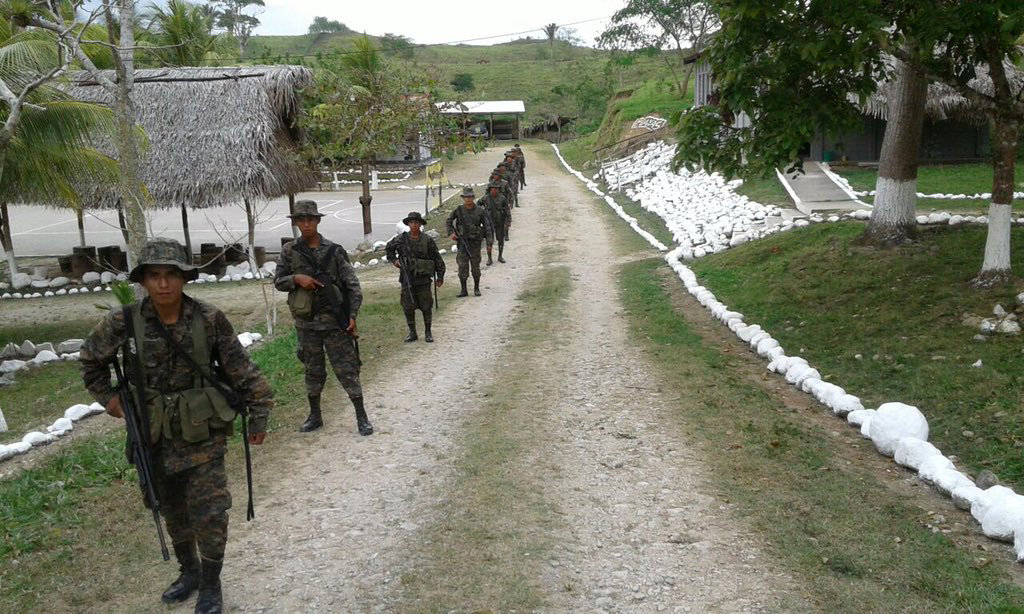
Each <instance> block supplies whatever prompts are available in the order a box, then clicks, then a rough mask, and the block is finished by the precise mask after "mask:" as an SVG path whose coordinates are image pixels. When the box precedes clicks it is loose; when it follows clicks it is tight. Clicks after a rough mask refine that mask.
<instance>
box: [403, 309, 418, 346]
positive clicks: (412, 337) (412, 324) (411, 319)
mask: <svg viewBox="0 0 1024 614" xmlns="http://www.w3.org/2000/svg"><path fill="white" fill-rule="evenodd" d="M405 323H406V324H408V325H409V334H408V335H406V337H405V342H406V343H410V342H412V341H416V340H417V339H419V337H417V336H416V312H415V311H414V312H412V313H411V314H408V313H407V314H405Z"/></svg>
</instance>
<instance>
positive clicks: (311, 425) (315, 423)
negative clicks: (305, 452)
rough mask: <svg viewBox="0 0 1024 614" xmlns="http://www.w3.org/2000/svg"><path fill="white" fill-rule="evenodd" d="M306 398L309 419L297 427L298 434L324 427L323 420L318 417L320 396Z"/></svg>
mask: <svg viewBox="0 0 1024 614" xmlns="http://www.w3.org/2000/svg"><path fill="white" fill-rule="evenodd" d="M306 398H307V399H309V417H308V418H306V421H305V422H303V423H302V426H300V427H299V432H300V433H308V432H310V431H315V430H317V429H318V428H320V427H321V426H323V425H324V421H323V418H321V417H320V395H316V396H314V397H306Z"/></svg>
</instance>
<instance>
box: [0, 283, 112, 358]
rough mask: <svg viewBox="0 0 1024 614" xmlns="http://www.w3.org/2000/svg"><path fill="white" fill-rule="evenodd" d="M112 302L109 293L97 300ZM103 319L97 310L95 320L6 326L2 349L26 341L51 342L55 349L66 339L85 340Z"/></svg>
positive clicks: (1, 332) (2, 332) (2, 331)
mask: <svg viewBox="0 0 1024 614" xmlns="http://www.w3.org/2000/svg"><path fill="white" fill-rule="evenodd" d="M53 300H60V299H53ZM112 300H113V299H112V298H111V296H110V294H109V293H107V294H104V295H103V296H102V297H97V298H96V302H97V303H100V304H102V303H107V302H111V301H112ZM101 317H103V312H102V311H100V310H99V309H97V310H96V317H94V318H74V319H69V320H61V321H59V322H55V321H49V322H39V323H36V324H32V325H30V326H10V325H7V324H5V325H4V326H2V327H0V349H2V348H3V346H5V345H7V344H8V343H11V342H13V343H17V344H19V345H20V344H21V343H22V342H23V341H25V340H26V339H28V340H29V341H31V342H32V343H43V342H45V341H49V342H51V343H53V347H55V348H56V347H57V344H58V343H60V342H61V341H64V340H66V339H85V338H86V337H87V336H88V335H89V332H90V331H92V328H93V327H94V326H96V323H97V322H99V321H100V318H101Z"/></svg>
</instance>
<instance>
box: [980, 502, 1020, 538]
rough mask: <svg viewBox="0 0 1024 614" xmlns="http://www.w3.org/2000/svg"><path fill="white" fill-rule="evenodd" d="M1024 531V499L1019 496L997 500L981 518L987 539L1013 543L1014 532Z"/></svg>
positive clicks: (983, 531) (982, 530) (982, 528)
mask: <svg viewBox="0 0 1024 614" xmlns="http://www.w3.org/2000/svg"><path fill="white" fill-rule="evenodd" d="M1018 528H1021V529H1024V497H1022V496H1021V495H1018V494H1013V495H1007V496H1006V497H1001V498H999V499H996V500H995V501H994V502H993V503H992V505H991V506H990V507H989V508H988V511H986V512H985V515H984V516H982V518H981V532H982V533H984V534H985V536H986V537H989V538H991V539H997V540H999V541H1003V542H1012V541H1013V535H1014V532H1015V531H1016V530H1017V529H1018Z"/></svg>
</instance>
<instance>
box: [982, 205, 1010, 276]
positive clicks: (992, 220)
mask: <svg viewBox="0 0 1024 614" xmlns="http://www.w3.org/2000/svg"><path fill="white" fill-rule="evenodd" d="M1011 212H1012V207H1011V206H1010V205H1004V204H1000V203H995V202H993V203H992V204H991V205H989V207H988V236H987V237H986V239H985V261H984V263H982V265H981V273H982V275H985V274H989V273H996V274H999V275H1002V274H1008V273H1009V272H1010V268H1011V267H1010V226H1011V222H1010V217H1011V215H1010V214H1011Z"/></svg>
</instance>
